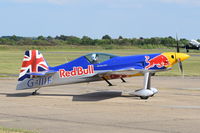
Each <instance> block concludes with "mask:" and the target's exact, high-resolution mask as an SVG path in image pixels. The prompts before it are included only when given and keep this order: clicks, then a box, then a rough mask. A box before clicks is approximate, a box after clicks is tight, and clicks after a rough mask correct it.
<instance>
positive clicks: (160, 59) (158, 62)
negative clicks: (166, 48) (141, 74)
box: [145, 55, 170, 69]
mask: <svg viewBox="0 0 200 133" xmlns="http://www.w3.org/2000/svg"><path fill="white" fill-rule="evenodd" d="M149 58H150V57H149V56H145V62H146V63H149V64H148V65H147V66H146V67H145V69H149V68H152V67H154V66H157V67H158V68H161V67H164V66H168V65H169V64H170V63H169V61H168V59H167V57H166V56H164V55H158V56H156V57H154V58H152V59H150V60H149Z"/></svg>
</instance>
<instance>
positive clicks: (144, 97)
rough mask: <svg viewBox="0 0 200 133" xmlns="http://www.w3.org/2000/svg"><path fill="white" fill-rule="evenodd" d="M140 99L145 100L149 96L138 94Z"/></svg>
mask: <svg viewBox="0 0 200 133" xmlns="http://www.w3.org/2000/svg"><path fill="white" fill-rule="evenodd" d="M140 98H141V99H143V100H146V99H148V98H149V96H140Z"/></svg>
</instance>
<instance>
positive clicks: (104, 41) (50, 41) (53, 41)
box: [0, 35, 189, 47]
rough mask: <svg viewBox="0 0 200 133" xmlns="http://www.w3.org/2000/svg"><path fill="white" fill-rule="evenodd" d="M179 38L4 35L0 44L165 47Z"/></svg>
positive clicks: (183, 42)
mask: <svg viewBox="0 0 200 133" xmlns="http://www.w3.org/2000/svg"><path fill="white" fill-rule="evenodd" d="M178 42H179V44H180V45H181V46H185V45H187V44H188V43H189V40H187V39H185V38H181V39H179V40H178ZM176 44H177V40H176V39H175V38H173V37H171V36H169V37H151V38H143V37H140V38H124V37H122V36H119V37H118V38H111V37H110V36H109V35H104V36H102V38H101V39H92V38H90V37H88V36H83V37H81V38H79V37H76V36H66V35H60V36H56V37H51V36H47V37H44V36H38V37H21V36H16V35H13V36H2V37H0V45H36V46H37V45H38V46H43V45H44V46H56V45H94V46H95V45H97V46H99V45H108V46H109V45H128V46H143V45H155V46H156V45H161V46H165V47H174V46H176Z"/></svg>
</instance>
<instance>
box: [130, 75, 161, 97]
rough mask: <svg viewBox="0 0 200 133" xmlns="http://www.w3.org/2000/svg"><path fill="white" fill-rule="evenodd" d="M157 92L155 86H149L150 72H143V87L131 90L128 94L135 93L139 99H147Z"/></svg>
mask: <svg viewBox="0 0 200 133" xmlns="http://www.w3.org/2000/svg"><path fill="white" fill-rule="evenodd" d="M156 93H158V90H157V89H156V88H151V73H150V72H145V73H144V88H143V89H139V90H136V91H134V92H131V93H130V95H135V96H138V97H140V98H141V99H148V98H149V97H152V96H153V95H154V94H156Z"/></svg>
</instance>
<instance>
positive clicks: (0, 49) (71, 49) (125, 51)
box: [0, 46, 200, 77]
mask: <svg viewBox="0 0 200 133" xmlns="http://www.w3.org/2000/svg"><path fill="white" fill-rule="evenodd" d="M27 49H38V50H40V52H42V53H43V56H44V58H45V59H46V60H47V62H48V63H49V65H50V66H56V65H60V64H62V63H65V62H67V61H71V60H73V59H75V58H77V57H79V56H82V55H84V54H86V53H91V52H105V53H112V54H116V55H121V56H125V55H134V54H150V53H161V52H175V49H167V48H160V49H139V48H136V47H130V46H123V47H121V49H119V48H116V49H104V48H102V47H99V46H96V47H91V46H80V47H79V46H59V47H55V46H37V47H36V46H19V47H16V46H0V68H1V69H0V77H4V76H8V75H13V74H14V75H18V73H19V69H20V68H21V63H22V59H23V55H24V51H25V50H27ZM181 52H184V50H183V49H182V51H181ZM191 52H192V53H190V54H192V55H200V51H191ZM183 68H184V74H185V75H186V76H200V56H191V57H190V58H189V59H188V60H186V61H184V62H183ZM157 75H168V76H170V75H180V72H179V70H178V65H174V69H173V70H171V71H167V72H161V73H158V74H157Z"/></svg>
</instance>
